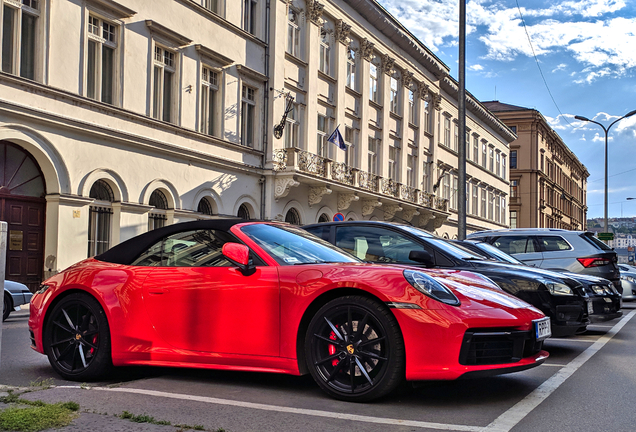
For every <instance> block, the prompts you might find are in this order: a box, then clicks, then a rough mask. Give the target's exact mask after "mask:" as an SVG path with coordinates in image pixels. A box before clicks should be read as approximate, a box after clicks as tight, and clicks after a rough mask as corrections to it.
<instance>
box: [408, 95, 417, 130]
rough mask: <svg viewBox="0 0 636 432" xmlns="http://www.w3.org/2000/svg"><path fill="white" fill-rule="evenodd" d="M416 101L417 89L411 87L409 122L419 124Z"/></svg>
mask: <svg viewBox="0 0 636 432" xmlns="http://www.w3.org/2000/svg"><path fill="white" fill-rule="evenodd" d="M415 102H416V101H415V91H414V90H413V89H409V122H410V123H411V124H414V125H417V107H416V105H415Z"/></svg>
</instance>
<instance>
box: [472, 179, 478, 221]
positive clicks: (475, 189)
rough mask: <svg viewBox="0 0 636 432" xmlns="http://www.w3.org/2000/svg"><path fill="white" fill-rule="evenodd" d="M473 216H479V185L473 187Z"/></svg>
mask: <svg viewBox="0 0 636 432" xmlns="http://www.w3.org/2000/svg"><path fill="white" fill-rule="evenodd" d="M472 210H473V212H472V213H473V214H474V215H475V216H479V188H478V187H477V185H473V207H472Z"/></svg>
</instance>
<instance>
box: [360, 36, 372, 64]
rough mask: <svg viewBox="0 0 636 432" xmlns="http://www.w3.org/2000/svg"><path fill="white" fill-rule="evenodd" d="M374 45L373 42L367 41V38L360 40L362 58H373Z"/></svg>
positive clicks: (369, 59) (368, 59)
mask: <svg viewBox="0 0 636 432" xmlns="http://www.w3.org/2000/svg"><path fill="white" fill-rule="evenodd" d="M374 46H375V44H374V43H373V42H369V39H366V38H365V39H363V40H362V43H361V44H360V51H361V54H362V58H363V59H365V60H367V61H371V59H372V58H373V47H374Z"/></svg>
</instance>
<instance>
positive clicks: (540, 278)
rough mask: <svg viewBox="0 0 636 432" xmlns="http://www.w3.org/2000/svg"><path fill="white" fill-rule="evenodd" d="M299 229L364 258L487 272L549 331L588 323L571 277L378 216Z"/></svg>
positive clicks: (566, 331)
mask: <svg viewBox="0 0 636 432" xmlns="http://www.w3.org/2000/svg"><path fill="white" fill-rule="evenodd" d="M303 228H304V229H306V230H307V231H309V232H311V233H313V234H315V235H317V236H318V237H321V238H323V239H325V240H327V241H329V242H330V243H332V244H335V245H336V246H338V247H340V248H342V249H345V250H346V251H348V252H350V253H351V254H353V255H355V256H357V257H358V258H361V259H363V260H365V261H370V262H376V263H393V264H396V263H397V264H405V265H410V266H423V267H429V268H431V267H440V268H456V269H458V270H468V271H472V272H475V273H479V274H481V275H483V276H486V277H488V278H490V279H491V280H492V281H494V282H495V283H496V284H497V285H499V287H500V288H502V289H503V290H504V291H506V292H508V293H510V294H513V295H515V296H517V297H519V298H520V299H522V300H524V301H526V302H528V303H530V304H531V305H533V306H535V307H536V308H538V309H540V310H541V312H543V313H544V314H546V315H547V316H549V317H550V321H551V324H552V335H553V336H570V335H573V334H576V333H580V332H583V331H585V328H586V326H587V324H589V322H590V321H589V317H588V312H587V310H588V309H587V303H586V300H587V298H588V297H587V295H586V294H585V292H584V290H583V286H582V285H581V284H580V283H579V282H577V281H576V280H574V279H572V278H569V277H566V276H561V275H557V274H553V275H542V274H538V273H537V271H536V270H535V269H532V268H529V267H523V266H518V265H511V264H505V263H501V262H495V261H492V260H488V259H485V258H484V257H483V256H480V255H476V254H474V253H471V252H469V251H468V250H466V249H460V248H458V247H456V246H454V245H453V244H452V243H450V242H448V241H447V240H444V239H441V238H439V237H436V236H434V235H432V234H431V233H429V232H427V231H424V230H423V229H420V228H416V227H412V226H409V225H404V224H398V223H393V222H380V221H348V222H328V223H319V224H312V225H307V226H304V227H303Z"/></svg>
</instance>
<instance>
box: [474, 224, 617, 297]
mask: <svg viewBox="0 0 636 432" xmlns="http://www.w3.org/2000/svg"><path fill="white" fill-rule="evenodd" d="M467 238H468V239H470V240H481V241H485V242H487V243H490V244H491V245H493V246H495V247H497V248H498V249H501V250H502V251H504V252H506V253H507V254H509V255H512V256H514V257H515V258H517V259H518V260H520V261H523V262H524V263H526V264H530V265H535V266H536V267H541V268H543V269H548V270H561V271H563V270H565V271H569V272H572V273H581V274H586V275H590V276H596V277H602V278H605V279H609V280H611V281H612V283H613V284H614V286H615V287H616V289H617V290H618V291H619V292H622V289H621V279H620V272H619V270H618V265H617V262H618V257H617V255H616V252H615V251H614V250H613V249H612V248H610V247H609V246H607V245H606V244H605V243H603V242H602V241H600V240H599V239H597V238H596V237H595V236H594V233H592V232H587V231H569V230H564V229H556V228H515V229H503V230H491V231H479V232H476V233H473V234H470V235H468V236H467Z"/></svg>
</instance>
